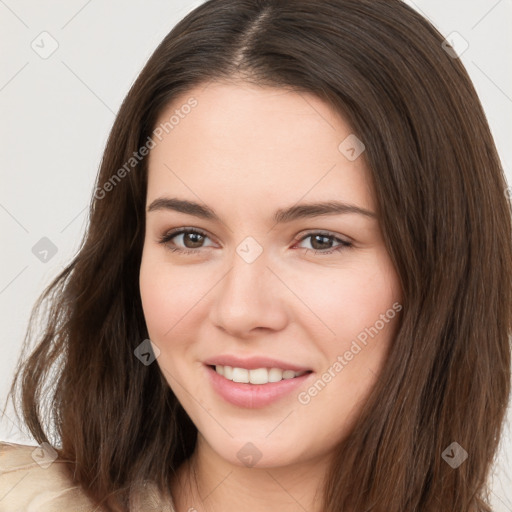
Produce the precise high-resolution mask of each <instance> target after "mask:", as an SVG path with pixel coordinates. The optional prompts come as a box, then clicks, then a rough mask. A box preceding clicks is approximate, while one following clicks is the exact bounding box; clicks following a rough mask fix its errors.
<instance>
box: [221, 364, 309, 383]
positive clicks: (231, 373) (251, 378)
mask: <svg viewBox="0 0 512 512" xmlns="http://www.w3.org/2000/svg"><path fill="white" fill-rule="evenodd" d="M215 371H216V372H217V373H218V374H219V375H222V376H224V378H226V379H228V380H232V381H233V382H243V383H246V384H248V383H251V384H268V383H269V382H279V381H280V380H283V379H293V378H294V377H300V376H301V375H304V374H305V373H306V371H301V372H294V371H293V370H281V369H280V368H256V369H254V370H247V369H246V368H237V367H232V366H221V365H219V364H218V365H217V366H215Z"/></svg>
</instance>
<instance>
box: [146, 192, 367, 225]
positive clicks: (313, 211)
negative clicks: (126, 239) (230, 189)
mask: <svg viewBox="0 0 512 512" xmlns="http://www.w3.org/2000/svg"><path fill="white" fill-rule="evenodd" d="M157 210H172V211H176V212H181V213H186V214H188V215H194V216H195V217H199V218H202V219H207V220H214V221H218V222H220V221H221V220H220V217H219V216H218V215H217V214H216V213H215V211H214V210H212V209H211V208H210V207H208V206H206V205H201V204H199V203H196V202H194V201H188V200H186V199H178V198H175V197H160V198H158V199H155V200H154V201H153V202H152V203H151V204H150V205H149V207H148V209H147V211H148V212H153V211H157ZM345 213H355V214H358V215H363V216H365V217H369V218H372V219H375V218H377V215H376V214H375V213H374V212H371V211H369V210H365V209H364V208H361V207H359V206H356V205H353V204H347V203H343V202H340V201H327V202H318V203H303V204H297V205H293V206H290V207H288V208H280V209H278V210H276V211H275V213H274V215H273V221H274V222H275V223H276V224H283V223H286V222H292V221H294V220H298V219H305V218H309V217H318V216H321V215H341V214H345Z"/></svg>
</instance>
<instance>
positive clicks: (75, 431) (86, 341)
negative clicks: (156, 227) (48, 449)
mask: <svg viewBox="0 0 512 512" xmlns="http://www.w3.org/2000/svg"><path fill="white" fill-rule="evenodd" d="M443 40H444V38H443V36H442V35H441V34H440V33H439V32H438V31H437V30H436V29H435V28H434V27H433V26H432V25H431V24H430V23H429V22H428V21H426V20H425V19H424V18H423V17H421V16H420V15H419V14H418V13H417V12H415V11H414V10H413V9H411V8H409V7H408V6H407V5H405V4H403V3H402V2H401V1H399V0H319V1H315V2H311V1H310V0H294V1H293V2H292V1H285V0H209V1H207V2H205V3H204V4H202V5H201V6H199V7H198V8H197V9H195V10H194V11H192V12H191V13H190V14H188V15H187V16H186V17H185V18H184V19H183V20H182V21H180V22H179V23H178V24H177V25H176V26H175V27H174V28H173V30H172V31H171V32H170V33H169V34H168V35H167V36H166V37H165V39H164V40H163V41H162V43H161V44H160V45H159V46H158V48H157V49H156V50H155V52H154V53H153V55H152V56H151V58H150V59H149V61H148V62H147V64H146V66H145V67H144V69H143V70H142V72H141V73H140V75H139V77H138V79H137V80H136V82H135V83H134V84H133V86H132V87H131V89H130V91H129V93H128V95H127V96H126V98H125V100H124V102H123V104H122V106H121V108H120V110H119V112H118V115H117V118H116V120H115V123H114V125H113V128H112V131H111V134H110V137H109V139H108V142H107V145H106V148H105V152H104V156H103V160H102V162H101V168H100V171H99V175H98V178H97V183H96V190H95V193H94V195H93V197H92V199H91V204H90V211H89V225H88V228H87V232H86V234H85V236H84V240H83V242H82V245H81V247H80V249H79V251H78V253H77V255H76V256H75V257H74V259H73V261H72V262H71V263H70V264H69V265H68V266H67V267H66V268H65V269H64V271H62V272H61V273H60V274H59V275H58V276H57V278H56V279H55V280H54V281H53V282H52V283H51V284H50V285H49V286H48V288H46V289H45V291H44V293H43V294H42V295H41V297H40V298H39V300H38V302H37V303H36V306H35V307H34V311H33V316H32V317H31V324H32V323H33V322H35V313H36V311H38V310H39V308H40V307H41V306H42V304H43V303H45V304H48V305H49V307H48V310H47V313H46V317H45V318H46V321H45V324H44V330H43V331H42V332H40V333H37V340H38V343H37V346H36V347H35V348H34V349H33V351H32V353H31V355H30V357H28V358H27V359H26V360H25V361H24V362H23V363H21V359H20V364H19V366H18V369H17V373H16V376H15V379H14V381H13V386H12V388H11V392H10V394H11V396H13V397H14V398H15V399H16V400H18V401H19V404H20V405H21V411H22V414H23V418H24V420H25V422H26V424H27V426H28V428H29V429H30V431H31V432H32V434H33V436H34V437H35V439H36V440H37V441H38V442H39V443H42V442H44V441H46V442H49V441H48V438H47V434H46V432H47V431H48V428H49V427H50V426H54V428H55V433H56V435H57V436H58V438H59V439H60V443H61V447H59V449H58V452H59V455H60V456H61V457H63V458H65V459H68V460H71V461H74V463H75V464H74V475H73V476H74V478H75V479H76V481H77V482H78V483H79V484H81V485H82V487H83V488H84V489H85V491H86V492H87V493H88V495H89V496H90V497H91V498H93V499H94V500H95V502H97V503H100V502H102V503H103V504H105V505H107V506H108V507H109V508H110V509H111V510H124V509H125V508H126V503H127V497H128V492H129V488H130V485H131V484H132V483H133V482H135V481H138V480H141V479H142V480H146V479H150V480H153V481H154V482H155V483H156V484H157V485H158V486H159V488H160V490H161V491H164V492H165V491H169V482H170V480H171V479H172V477H173V475H174V473H175V470H176V469H177V468H178V466H179V465H180V464H181V463H182V462H183V461H184V460H185V459H186V458H188V457H189V456H190V455H191V453H192V452H193V450H194V446H195V441H196V435H197V430H196V428H195V426H194V425H193V424H192V422H191V420H190V419H189V418H188V416H187V414H186V413H185V411H184V410H183V408H182V407H181V405H180V404H179V403H178V401H177V399H176V397H175V396H174V394H173V392H172V391H171V389H170V388H169V386H168V384H167V383H166V381H165V379H164V378H163V376H162V374H161V372H160V370H159V367H158V365H156V364H152V365H149V366H146V365H144V364H141V363H140V361H139V360H138V359H137V358H136V357H134V349H135V348H136V347H137V346H138V345H139V344H140V343H141V342H142V341H143V340H144V339H146V338H148V332H147V329H146V325H145V321H144V316H143V311H142V307H141V299H140V292H139V288H138V273H139V267H140V262H141V253H142V246H143V240H144V229H145V199H146V180H147V159H146V158H142V159H140V160H138V161H137V162H135V163H134V165H133V167H130V168H127V167H126V162H128V161H130V158H132V157H133V154H134V152H135V153H137V152H138V151H139V148H141V147H142V146H144V145H145V144H147V141H148V137H151V136H152V134H153V130H154V129H155V123H156V121H157V118H158V117H159V114H160V113H161V112H162V111H163V109H164V108H165V107H166V106H167V105H168V104H169V102H170V101H172V100H173V98H175V97H176V96H177V95H180V94H182V93H184V92H187V91H188V90H190V89H191V88H192V87H193V86H196V85H198V84H201V83H205V84H206V83H207V82H208V81H211V80H225V79H228V80H229V79H232V78H235V77H236V78H238V79H240V78H241V79H242V80H246V81H248V82H252V83H255V84H259V85H267V86H271V87H281V88H287V89H290V90H294V91H299V92H300V91H307V92H310V93H314V94H316V95H317V96H318V97H319V98H321V99H322V100H324V101H326V102H327V103H328V104H329V105H330V106H331V107H332V108H333V109H336V111H337V112H339V113H340V115H342V116H343V117H344V119H346V120H347V122H348V123H349V124H350V126H351V127H352V129H353V132H354V133H355V134H356V135H357V137H358V138H359V139H361V140H362V141H364V144H365V147H366V151H365V152H364V154H363V157H364V158H365V159H366V163H367V165H368V168H369V170H370V172H371V176H372V181H373V185H374V187H373V188H374V190H375V193H376V204H377V209H378V215H379V218H380V224H381V229H382V233H383V237H384V240H385V243H386V246H387V249H388V251H389V254H390V257H391V258H392V261H393V263H394V265H395V267H396V270H397V273H398V275H399V278H400V284H401V287H402V290H403V306H404V308H403V312H402V318H401V324H400V329H399V331H398V333H397V336H396V338H395V340H394V343H393V345H392V348H391V350H390V352H389V355H388V359H387V363H386V364H385V365H384V366H383V369H382V372H381V374H380V375H379V379H378V381H377V383H376V384H375V386H374V387H373V388H372V391H371V393H370V395H369V397H368V400H367V401H366V402H365V404H364V406H363V408H362V410H361V413H360V416H359V418H358V421H357V423H356V424H355V426H354V428H353V430H352V431H351V432H350V434H349V435H348V436H347V437H346V438H344V439H343V440H341V441H340V443H339V445H338V446H337V449H336V454H335V461H334V463H333V466H332V468H331V470H330V472H329V475H328V478H327V479H326V482H325V488H324V492H323V498H324V503H323V507H322V510H324V511H326V512H335V511H345V512H347V511H353V512H355V511H357V512H363V511H365V512H366V511H373V512H399V511H400V512H413V511H418V512H419V511H421V512H434V511H436V512H437V511H438V510H449V511H457V512H463V511H464V512H477V511H478V512H480V511H490V510H491V509H490V507H489V505H488V488H487V483H486V482H487V477H488V475H489V470H490V467H491V464H492V462H493V457H494V455H495V453H496V450H497V447H498V443H499V440H500V435H501V432H502V426H503V422H504V416H505V411H506V407H507V403H508V399H509V393H510V364H511V357H510V355H511V351H510V341H509V334H510V331H511V327H512V326H511V323H512V322H511V320H512V319H511V311H512V309H511V307H512V297H511V292H512V238H511V234H512V229H511V209H510V204H509V202H508V201H507V198H506V193H505V189H506V181H505V177H504V173H503V169H502V166H501V164H500V161H499V158H498V155H497V152H496V149H495V146H494V142H493V139H492V137H491V134H490V131H489V127H488V124H487V121H486V118H485V115H484V112H483V109H482V107H481V104H480V102H479V100H478V97H477V95H476V93H475V90H474V88H473V86H472V83H471V81H470V79H469V77H468V74H467V72H466V71H465V69H464V67H463V65H462V63H461V62H460V60H459V59H457V58H454V55H453V54H451V55H450V53H449V52H447V51H445V49H444V48H443V47H442V42H443ZM132 163H133V161H132ZM123 167H124V169H125V172H124V173H122V172H119V170H120V169H122V168H123ZM114 175H115V176H117V178H114ZM107 182H109V183H110V186H106V184H107ZM28 332H29V331H28ZM28 332H27V337H26V340H25V341H26V342H28V340H29V338H30V337H29V336H28ZM54 372H57V376H58V378H57V380H56V381H55V382H54V383H53V389H51V390H47V389H46V388H45V387H44V384H45V382H48V381H49V379H50V378H51V377H52V375H53V374H54ZM18 381H20V382H21V395H20V397H19V398H16V396H15V392H16V390H17V389H18V385H19V382H18ZM17 382H18V384H17ZM43 400H47V401H48V404H47V405H48V407H47V410H48V411H49V418H47V420H46V423H47V424H45V419H44V417H43V407H42V404H43ZM453 442H456V443H458V444H459V445H460V446H461V447H462V448H463V449H464V450H466V451H467V453H468V458H467V460H466V461H465V462H464V463H462V464H461V465H460V466H459V467H457V468H453V467H452V466H451V465H450V464H448V463H447V462H446V461H445V457H443V452H444V451H445V449H446V448H447V447H449V446H450V445H451V443H453ZM169 492H170V491H169Z"/></svg>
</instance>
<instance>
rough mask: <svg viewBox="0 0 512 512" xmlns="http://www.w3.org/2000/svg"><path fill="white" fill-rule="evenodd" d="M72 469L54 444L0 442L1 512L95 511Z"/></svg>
mask: <svg viewBox="0 0 512 512" xmlns="http://www.w3.org/2000/svg"><path fill="white" fill-rule="evenodd" d="M68 471H69V470H68V468H67V464H66V462H65V461H63V460H60V459H59V458H57V453H56V452H55V450H53V448H52V447H51V446H50V445H48V446H45V447H44V448H42V447H40V446H29V445H23V444H15V443H9V442H5V441H0V512H36V511H37V512H57V511H61V510H66V511H69V512H92V511H93V510H95V507H94V506H93V505H92V503H91V502H90V501H89V499H88V498H87V497H86V496H85V494H84V493H83V492H82V491H81V489H80V488H79V487H78V486H77V485H76V484H74V483H73V481H72V479H71V477H70V475H69V472H68ZM96 510H97V508H96Z"/></svg>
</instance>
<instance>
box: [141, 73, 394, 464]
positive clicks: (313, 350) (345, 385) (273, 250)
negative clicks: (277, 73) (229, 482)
mask: <svg viewBox="0 0 512 512" xmlns="http://www.w3.org/2000/svg"><path fill="white" fill-rule="evenodd" d="M165 123H167V124H165ZM154 134H155V135H156V136H154V137H152V140H153V143H154V144H152V146H153V147H152V149H151V151H150V154H149V162H148V165H149V176H148V192H147V203H146V238H145V242H144V250H143V256H142V263H141V268H140V291H141V297H142V304H143V308H144V315H145V319H146V324H147V328H148V332H149V336H150V338H151V340H152V342H153V343H154V345H156V347H157V348H158V350H159V351H160V353H159V355H158V357H157V359H156V364H158V365H159V367H160V369H161V371H162V372H163V375H164V376H165V378H166V379H167V382H168V383H169V386H170V387H171V388H172V390H173V392H174V393H175V394H176V396H177V397H178V399H179V401H180V402H181V404H182V405H183V407H184V408H185V410H186V411H187V413H188V415H189V416H190V417H191V419H192V421H193V422H194V424H195V425H196V426H197V428H198V430H199V432H200V434H201V435H202V437H204V441H205V442H206V446H208V448H209V449H210V450H211V452H212V453H215V454H217V455H218V456H220V457H222V459H224V460H225V461H228V462H231V463H233V464H236V465H239V466H240V465H246V466H252V465H254V464H256V463H257V464H258V466H260V467H270V466H282V465H287V464H291V463H294V462H305V461H307V460H313V459H316V460H318V459H319V457H326V456H328V454H329V452H330V450H331V449H332V448H333V447H334V446H335V444H336V443H337V442H338V441H339V440H340V439H341V438H342V437H343V436H344V435H345V434H346V433H347V430H348V429H349V427H350V425H351V421H353V419H354V416H355V414H356V413H357V412H358V410H359V408H360V407H361V405H362V401H363V400H364V399H365V397H366V395H367V394H368V392H369V391H370V388H371V387H372V385H373V384H374V383H375V381H376V379H377V377H378V374H379V371H380V368H381V366H382V364H383V363H384V360H385V356H386V351H387V350H388V347H389V345H390V343H391V342H392V340H393V337H394V335H395V334H396V328H397V325H398V316H399V314H398V311H399V310H400V309H401V305H400V302H401V290H400V287H399V284H398V277H397V275H396V273H395V270H394V267H393V266H392V263H391V261H390V258H389V256H388V253H387V251H386V248H385V246H384V242H383V239H382V237H381V232H380V229H379V224H378V220H377V218H376V217H375V216H374V213H375V208H376V205H375V203H374V199H373V194H372V189H371V185H370V180H369V173H368V170H367V169H366V167H365V163H364V159H363V158H364V153H361V151H364V147H363V146H362V145H361V143H360V141H358V140H357V139H355V138H354V135H352V134H351V129H350V127H349V126H348V125H347V124H346V123H345V122H344V121H343V120H342V119H340V118H339V117H338V116H337V115H336V114H335V113H334V112H333V111H332V110H331V109H330V108H329V107H328V106H327V105H326V104H325V103H323V102H322V101H321V100H319V99H318V98H316V97H315V96H313V95H309V94H304V93H300V94H299V93H295V92H288V91H286V90H282V89H272V88H258V87H255V86H252V85H247V84H227V83H219V82H213V83H210V84H209V85H208V86H206V87H205V85H202V86H200V87H197V88H195V89H193V90H191V91H190V92H189V93H188V94H184V95H182V96H181V97H180V98H176V99H175V100H174V102H173V104H172V105H171V106H170V107H169V108H167V109H166V110H165V112H164V113H163V114H162V115H161V117H160V120H159V122H158V127H156V130H155V132H154ZM363 142H364V141H363ZM360 153H361V154H360ZM320 203H321V204H322V205H320ZM314 204H315V205H316V204H318V206H313V205H314ZM343 204H346V205H349V206H350V208H351V209H349V208H347V207H344V206H343ZM357 209H361V210H364V211H366V212H367V213H366V214H365V213H364V212H363V213H361V211H358V210H357ZM171 230H174V231H180V230H183V231H185V232H184V233H183V232H181V233H171V234H169V236H168V237H167V241H166V242H165V243H161V242H160V241H159V240H160V239H161V238H162V237H164V236H165V235H166V234H168V233H169V232H171ZM190 230H193V231H192V233H190ZM197 233H199V234H197ZM173 234H174V236H173ZM172 236H173V237H172ZM171 237H172V238H171ZM347 244H349V245H347ZM174 249H176V250H174ZM184 251H187V252H184ZM141 341H142V340H141ZM158 350H155V352H156V353H158ZM215 363H217V364H218V365H219V366H224V367H226V366H231V367H235V369H233V370H229V368H227V369H226V368H224V372H223V373H224V375H221V374H218V373H216V371H215V370H214V369H212V365H214V364H215ZM271 368H277V370H276V369H273V370H271V371H269V369H271ZM251 369H252V370H253V371H249V370H251ZM286 369H288V371H287V372H285V373H284V374H283V372H281V371H280V370H286ZM219 371H220V372H221V373H222V369H221V368H219ZM294 371H307V373H304V374H302V375H300V373H299V376H297V377H294V378H288V377H291V376H293V375H296V373H293V372H294ZM290 372H291V373H290ZM282 377H285V378H283V379H282ZM233 378H234V380H235V381H239V382H234V381H232V380H231V379H233ZM247 379H249V381H252V383H251V382H248V383H247V382H244V381H246V380H247ZM269 379H270V381H275V382H268V380H269ZM280 379H282V380H280Z"/></svg>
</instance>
